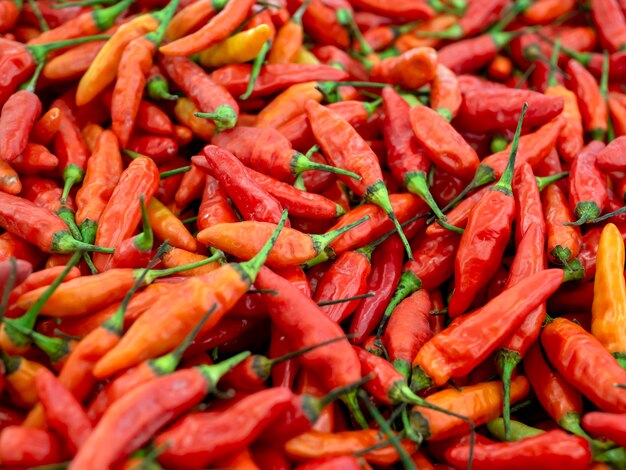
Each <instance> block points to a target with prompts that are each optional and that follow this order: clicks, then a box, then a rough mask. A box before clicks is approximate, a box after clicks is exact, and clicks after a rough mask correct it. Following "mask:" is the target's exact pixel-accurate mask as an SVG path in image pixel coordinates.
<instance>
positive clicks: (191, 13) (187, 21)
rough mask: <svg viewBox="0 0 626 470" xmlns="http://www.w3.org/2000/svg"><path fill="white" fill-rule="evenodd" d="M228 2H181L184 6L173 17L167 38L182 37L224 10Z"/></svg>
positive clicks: (211, 0) (207, 0) (201, 0)
mask: <svg viewBox="0 0 626 470" xmlns="http://www.w3.org/2000/svg"><path fill="white" fill-rule="evenodd" d="M226 3H227V2H226V1H225V0H198V1H195V2H191V3H187V4H184V3H181V7H182V8H181V9H180V10H179V11H178V12H177V13H176V15H174V18H172V21H171V22H170V24H169V26H168V27H167V30H166V31H165V38H166V39H167V40H168V41H172V40H174V39H179V38H182V37H183V36H185V35H186V34H187V33H188V32H190V31H193V30H195V29H197V28H198V26H200V25H201V24H202V23H204V22H205V21H207V20H208V19H210V18H211V17H213V16H214V15H215V14H216V13H217V12H218V11H220V10H222V9H223V8H224V6H225V5H226Z"/></svg>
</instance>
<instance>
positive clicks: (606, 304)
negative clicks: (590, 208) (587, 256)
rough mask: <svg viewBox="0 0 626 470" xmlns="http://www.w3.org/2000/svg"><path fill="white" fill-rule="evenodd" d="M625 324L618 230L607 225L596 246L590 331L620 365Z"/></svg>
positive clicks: (625, 358) (625, 359) (625, 354)
mask: <svg viewBox="0 0 626 470" xmlns="http://www.w3.org/2000/svg"><path fill="white" fill-rule="evenodd" d="M625 324H626V282H625V281H624V241H623V240H622V234H621V233H620V231H619V229H618V228H617V227H616V226H615V225H613V224H607V225H606V226H605V227H604V229H603V230H602V235H601V236H600V244H599V246H598V254H597V261H596V280H595V285H594V289H593V305H592V307H591V333H592V334H593V336H595V337H596V338H597V339H598V341H600V343H602V345H603V346H604V347H605V348H606V349H607V350H608V351H609V352H610V353H612V354H613V356H615V357H616V358H617V359H618V360H620V363H622V364H626V329H625V328H624V325H625Z"/></svg>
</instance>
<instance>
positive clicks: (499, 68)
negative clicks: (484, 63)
mask: <svg viewBox="0 0 626 470" xmlns="http://www.w3.org/2000/svg"><path fill="white" fill-rule="evenodd" d="M512 73H513V63H512V62H511V60H510V59H509V58H508V57H505V56H503V55H499V54H498V55H497V56H496V57H495V59H493V61H492V62H491V63H490V64H489V68H488V69H487V75H488V76H489V77H490V78H492V79H493V80H498V81H504V80H506V79H508V78H509V77H510V76H511V74H512Z"/></svg>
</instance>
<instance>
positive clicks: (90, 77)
mask: <svg viewBox="0 0 626 470" xmlns="http://www.w3.org/2000/svg"><path fill="white" fill-rule="evenodd" d="M158 27H159V21H158V20H157V19H156V18H155V17H154V15H152V14H146V15H141V16H138V17H137V18H135V19H133V20H132V21H130V22H129V23H126V24H124V25H122V26H121V27H120V28H119V29H118V30H117V31H116V32H115V33H114V34H113V36H111V39H109V40H108V41H107V43H106V44H105V45H104V47H103V48H102V49H100V52H98V55H97V56H96V58H95V59H94V60H93V62H92V63H91V65H90V66H89V68H88V69H87V71H86V72H85V74H84V75H83V77H82V78H81V79H80V82H78V89H77V90H76V104H77V105H78V106H83V105H85V104H87V103H89V102H90V101H91V100H93V99H94V98H95V97H96V96H98V95H99V94H100V93H101V92H102V91H103V90H104V89H105V88H106V87H107V86H109V85H110V84H111V83H113V80H115V77H116V76H117V67H118V65H119V63H120V60H121V58H122V54H123V53H124V49H125V48H126V46H127V45H128V44H129V43H130V42H131V41H132V40H133V39H137V38H138V37H141V36H143V35H144V34H147V33H151V32H152V31H156V29H157V28H158Z"/></svg>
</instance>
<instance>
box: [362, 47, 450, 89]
mask: <svg viewBox="0 0 626 470" xmlns="http://www.w3.org/2000/svg"><path fill="white" fill-rule="evenodd" d="M437 63H438V62H437V52H436V51H435V50H434V49H433V48H431V47H416V48H414V49H410V50H408V51H406V52H404V53H403V54H401V55H400V56H398V57H390V58H387V59H384V60H382V61H380V62H378V63H376V64H375V65H374V67H372V70H371V75H372V78H373V79H374V80H375V81H379V82H384V83H390V84H392V85H400V86H402V87H404V88H408V89H415V88H419V87H421V86H422V85H424V84H426V83H428V82H430V81H431V80H432V79H433V78H434V77H435V73H436V70H437Z"/></svg>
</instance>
